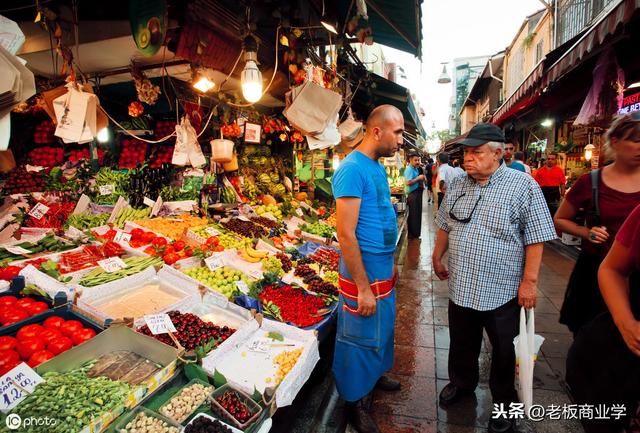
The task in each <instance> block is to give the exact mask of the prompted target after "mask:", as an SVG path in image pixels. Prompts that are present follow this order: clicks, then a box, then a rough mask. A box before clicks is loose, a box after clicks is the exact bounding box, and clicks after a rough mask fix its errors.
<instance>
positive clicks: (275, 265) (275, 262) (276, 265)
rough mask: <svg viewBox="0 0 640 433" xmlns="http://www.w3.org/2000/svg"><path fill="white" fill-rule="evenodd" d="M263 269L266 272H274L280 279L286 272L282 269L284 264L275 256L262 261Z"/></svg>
mask: <svg viewBox="0 0 640 433" xmlns="http://www.w3.org/2000/svg"><path fill="white" fill-rule="evenodd" d="M262 269H263V270H264V271H265V272H273V273H274V274H276V275H278V276H279V277H280V276H282V275H284V270H283V269H282V262H280V260H279V259H278V258H277V257H275V256H269V257H266V258H264V259H262Z"/></svg>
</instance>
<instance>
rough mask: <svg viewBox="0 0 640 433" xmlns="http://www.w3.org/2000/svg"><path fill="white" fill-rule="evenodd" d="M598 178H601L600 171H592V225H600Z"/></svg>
mask: <svg viewBox="0 0 640 433" xmlns="http://www.w3.org/2000/svg"><path fill="white" fill-rule="evenodd" d="M600 176H602V173H601V170H600V169H596V170H592V171H591V173H590V177H591V206H592V209H593V224H594V225H596V226H599V225H600V202H599V195H600V194H599V190H600Z"/></svg>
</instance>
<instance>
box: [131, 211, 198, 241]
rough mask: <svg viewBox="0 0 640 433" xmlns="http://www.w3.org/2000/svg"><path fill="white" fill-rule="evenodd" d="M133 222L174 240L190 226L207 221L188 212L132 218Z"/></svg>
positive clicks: (179, 237) (196, 225)
mask: <svg viewBox="0 0 640 433" xmlns="http://www.w3.org/2000/svg"><path fill="white" fill-rule="evenodd" d="M133 222H135V223H136V224H138V225H139V226H142V227H145V228H147V229H149V230H151V231H153V232H156V233H159V234H161V235H164V236H166V237H168V238H171V239H174V240H179V239H181V238H182V235H184V234H185V233H186V231H187V230H188V229H190V228H191V227H199V226H203V225H206V224H207V223H208V221H207V219H206V218H199V217H195V216H193V215H189V214H185V215H181V216H180V217H179V218H154V219H142V220H133Z"/></svg>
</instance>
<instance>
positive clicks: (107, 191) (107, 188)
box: [100, 185, 116, 195]
mask: <svg viewBox="0 0 640 433" xmlns="http://www.w3.org/2000/svg"><path fill="white" fill-rule="evenodd" d="M114 189H116V188H115V186H113V185H100V195H111V194H113V190H114Z"/></svg>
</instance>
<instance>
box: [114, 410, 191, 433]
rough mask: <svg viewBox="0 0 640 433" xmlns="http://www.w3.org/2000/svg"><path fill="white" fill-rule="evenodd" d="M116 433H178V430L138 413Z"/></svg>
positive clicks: (158, 419) (143, 413) (162, 421)
mask: <svg viewBox="0 0 640 433" xmlns="http://www.w3.org/2000/svg"><path fill="white" fill-rule="evenodd" d="M118 433H180V429H179V428H178V427H175V426H173V425H169V424H168V423H167V422H166V421H164V420H161V419H160V418H157V417H155V416H153V415H148V414H146V413H145V412H139V413H138V414H137V415H136V417H135V418H134V419H132V420H131V421H130V422H128V423H127V424H126V425H125V426H124V428H122V429H120V431H119V432H118Z"/></svg>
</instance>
